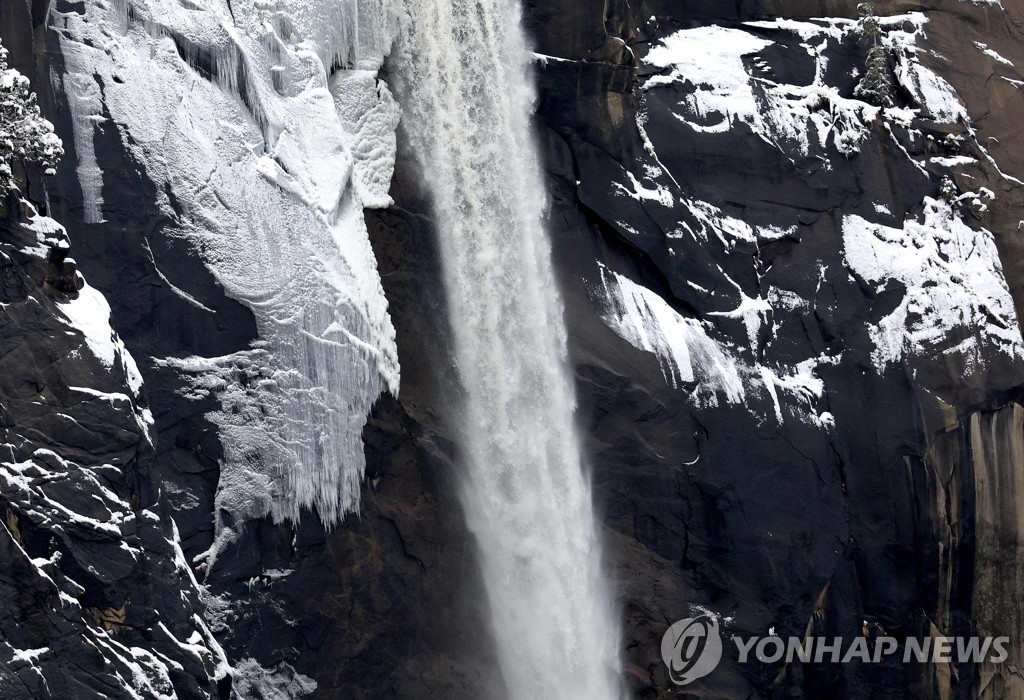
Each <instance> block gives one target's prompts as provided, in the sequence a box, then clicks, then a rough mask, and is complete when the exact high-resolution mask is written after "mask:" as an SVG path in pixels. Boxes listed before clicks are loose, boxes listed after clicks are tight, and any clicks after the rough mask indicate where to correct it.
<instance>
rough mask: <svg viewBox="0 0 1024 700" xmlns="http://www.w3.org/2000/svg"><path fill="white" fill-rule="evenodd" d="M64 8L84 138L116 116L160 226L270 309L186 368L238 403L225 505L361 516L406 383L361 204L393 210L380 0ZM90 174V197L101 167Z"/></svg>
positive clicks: (244, 297) (228, 447)
mask: <svg viewBox="0 0 1024 700" xmlns="http://www.w3.org/2000/svg"><path fill="white" fill-rule="evenodd" d="M51 19H52V23H53V25H54V26H55V27H56V28H57V29H58V30H59V31H60V33H61V46H62V51H63V53H64V59H65V66H66V70H67V74H66V75H65V76H63V83H64V86H65V93H66V95H67V97H68V100H69V102H70V104H71V111H72V114H73V115H75V124H76V128H75V136H76V143H77V142H78V140H79V137H80V136H81V143H79V144H78V145H79V147H80V150H82V151H83V152H88V149H87V148H85V142H86V140H87V139H86V136H87V135H88V137H89V138H91V137H92V132H91V130H87V128H86V127H89V126H91V124H89V121H88V120H89V119H91V118H92V117H91V115H95V114H98V113H101V112H102V113H103V114H105V115H109V119H110V120H111V121H112V122H113V124H114V125H116V129H117V132H118V133H119V134H120V135H121V138H122V142H123V143H124V144H125V146H126V148H127V149H128V150H129V153H130V155H131V157H132V158H133V159H134V160H135V161H136V162H137V163H138V165H139V166H140V167H141V169H142V170H143V171H144V172H145V175H146V176H147V177H148V178H149V179H151V180H152V181H153V182H154V183H155V184H156V188H155V189H156V192H157V193H158V197H159V202H160V204H161V205H162V208H163V210H164V213H165V214H166V215H167V216H168V218H169V220H170V221H171V222H172V223H171V224H170V225H169V226H168V227H166V228H165V229H163V230H162V231H161V232H160V233H161V235H173V236H180V237H184V238H186V239H187V240H188V241H189V242H191V244H192V245H193V247H194V248H195V250H197V251H198V252H199V254H200V255H202V257H203V259H204V260H205V261H206V262H207V264H208V266H209V268H210V269H211V270H212V272H213V273H214V275H215V276H216V277H217V279H218V280H219V281H220V282H221V283H222V284H223V286H224V288H225V289H226V290H227V292H228V294H230V295H231V296H233V297H235V298H236V299H238V300H239V301H241V302H242V303H243V304H245V305H246V306H248V307H249V308H250V309H252V311H253V313H254V315H255V317H256V321H257V324H258V328H259V334H260V343H259V345H258V346H257V347H255V348H253V350H252V351H249V352H244V353H240V354H238V355H235V356H232V357H228V358H188V359H185V360H176V361H173V362H174V363H175V364H177V365H178V366H179V367H181V368H183V369H186V370H189V371H191V372H193V373H196V374H197V376H196V377H195V379H194V383H195V385H196V388H197V390H199V391H212V392H214V393H215V394H217V395H218V396H219V397H220V398H221V402H222V405H223V406H224V410H223V411H222V412H217V413H215V414H213V415H212V416H211V417H212V418H213V420H214V421H216V422H217V423H219V424H220V425H221V426H222V428H223V431H222V438H223V441H224V445H225V460H224V461H225V463H224V465H223V467H222V479H221V484H220V488H219V492H218V497H217V500H218V514H220V513H221V512H224V511H227V512H229V513H231V514H232V515H233V516H235V517H237V518H243V519H244V518H246V517H262V516H264V515H266V514H268V513H269V514H272V515H273V517H274V518H275V519H281V518H297V517H298V516H299V514H300V511H301V510H302V509H303V508H310V507H315V508H316V509H317V510H318V512H319V513H320V515H321V516H322V517H323V518H324V520H325V521H326V522H328V523H331V522H333V521H335V520H337V519H338V518H340V517H342V516H343V515H344V514H345V513H347V512H349V511H353V510H355V509H356V508H357V507H358V498H359V485H360V480H361V478H362V473H363V466H364V463H363V446H362V441H361V430H362V426H363V424H364V423H365V419H366V415H367V413H368V412H369V409H370V407H371V405H372V404H373V402H374V401H375V400H376V398H377V397H378V396H379V394H380V392H381V391H382V390H384V389H389V390H390V391H391V392H397V391H398V371H399V368H398V361H397V353H396V350H395V342H394V330H393V328H392V325H391V321H390V318H389V316H388V313H387V303H386V301H385V299H384V295H383V290H382V288H381V285H380V279H379V276H378V274H377V267H376V262H375V260H374V257H373V253H372V251H371V249H370V245H369V240H368V236H367V232H366V228H365V224H364V221H363V207H366V206H387V205H388V204H390V199H389V198H388V194H387V192H388V185H389V183H390V178H391V169H392V167H393V165H394V148H395V134H394V131H395V127H396V124H397V118H398V113H397V107H396V106H395V104H394V101H393V100H392V99H391V96H390V93H389V92H388V88H387V86H386V85H385V84H384V83H383V82H382V81H379V80H378V79H377V78H376V71H377V69H378V68H379V67H380V65H381V63H382V61H383V56H384V55H385V53H386V52H387V51H388V50H389V47H390V42H391V39H390V32H389V29H388V26H389V23H388V21H387V14H386V12H385V8H384V7H383V5H382V4H381V3H380V2H367V1H363V0H343V1H341V2H330V1H329V0H323V1H312V2H302V1H299V0H282V1H280V2H276V3H264V2H259V1H257V0H231V1H230V2H228V1H227V0H205V1H204V2H197V3H177V2H159V1H156V0H119V1H117V2H112V3H105V2H90V3H86V4H85V5H84V9H80V10H76V11H73V12H68V13H67V14H62V13H60V12H59V11H58V10H56V9H54V10H53V11H52V17H51ZM112 131H113V130H111V133H112ZM80 132H81V133H80ZM81 172H82V186H83V194H84V195H85V198H86V205H87V207H89V206H92V205H93V204H95V201H96V193H97V191H98V186H97V184H96V183H97V182H98V181H99V177H100V174H99V173H98V172H96V173H93V172H92V166H91V165H90V166H89V167H87V168H85V169H84V170H82V171H81ZM91 218H93V219H95V218H97V217H91ZM201 312H203V309H202V308H200V310H199V311H197V313H201ZM219 525H220V529H221V535H222V540H223V537H224V536H227V537H230V532H228V533H227V534H226V535H225V529H226V528H227V526H226V524H225V523H224V522H220V523H219Z"/></svg>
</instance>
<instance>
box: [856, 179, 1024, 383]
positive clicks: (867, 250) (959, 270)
mask: <svg viewBox="0 0 1024 700" xmlns="http://www.w3.org/2000/svg"><path fill="white" fill-rule="evenodd" d="M843 243H844V246H845V255H846V261H847V264H848V266H849V268H850V270H852V271H853V272H854V274H856V275H858V276H859V277H860V278H862V279H864V280H865V281H867V282H868V283H869V284H871V285H874V287H875V288H876V290H878V291H882V290H885V289H887V288H889V287H890V285H891V284H892V283H893V282H896V283H899V284H901V285H903V286H904V287H905V288H906V293H905V294H904V296H903V299H902V301H901V302H900V304H899V306H897V307H896V308H895V309H894V310H893V311H892V312H890V313H889V314H888V315H887V316H886V317H885V318H883V319H882V320H881V321H879V322H878V324H877V325H876V326H874V327H872V328H871V338H872V340H873V341H874V345H875V350H874V352H873V353H872V359H873V361H874V362H875V364H876V366H877V367H878V369H879V370H880V371H881V370H884V369H885V367H886V366H887V365H888V364H890V363H894V362H899V361H900V360H902V359H903V358H905V357H907V356H930V355H936V354H956V355H959V356H961V357H962V358H963V360H964V362H965V364H966V366H968V367H972V366H978V365H982V366H983V365H984V364H985V363H986V362H987V360H988V359H989V358H990V357H991V356H993V355H994V354H1004V355H1007V356H1009V357H1011V358H1024V341H1022V340H1021V333H1020V329H1019V327H1018V325H1017V316H1016V312H1015V311H1014V306H1013V300H1012V299H1011V298H1010V292H1009V290H1008V288H1007V285H1006V281H1005V279H1004V277H1003V271H1002V265H1001V264H1000V261H999V255H998V253H997V251H996V247H995V243H994V241H993V238H992V234H991V233H990V232H989V231H987V230H985V229H979V230H975V229H972V228H970V227H968V226H967V225H966V224H965V223H964V222H963V221H962V220H961V219H960V218H959V217H958V216H955V215H954V214H953V212H952V210H951V209H950V206H949V205H948V204H947V203H945V202H943V201H941V200H935V199H931V198H926V199H925V202H924V214H923V217H922V220H921V221H920V222H918V221H906V222H904V224H903V228H902V229H897V228H891V227H888V226H883V225H881V224H875V223H871V222H869V221H867V220H865V219H863V218H861V217H859V216H856V215H849V216H847V217H845V219H844V220H843Z"/></svg>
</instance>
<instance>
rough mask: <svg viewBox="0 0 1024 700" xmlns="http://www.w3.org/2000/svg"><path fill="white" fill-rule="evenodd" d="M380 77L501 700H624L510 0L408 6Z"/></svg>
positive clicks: (422, 1)
mask: <svg viewBox="0 0 1024 700" xmlns="http://www.w3.org/2000/svg"><path fill="white" fill-rule="evenodd" d="M408 11H409V15H410V16H409V19H408V23H407V25H406V26H407V28H408V33H407V34H405V35H404V36H403V38H402V40H401V41H400V42H399V43H398V44H397V45H396V50H397V53H396V55H395V60H394V64H393V65H392V70H393V75H394V77H395V85H396V94H397V95H398V96H399V101H400V103H401V104H402V108H403V115H404V116H405V120H404V124H405V129H406V131H407V132H408V134H409V137H410V142H411V144H412V145H413V147H414V149H415V150H416V152H417V154H418V157H419V160H420V161H421V163H422V165H423V168H424V170H425V171H426V172H428V173H429V177H427V178H425V181H426V183H427V185H428V187H429V188H430V191H431V194H432V199H433V206H434V211H435V214H436V221H437V223H438V227H439V238H440V248H441V251H442V260H443V268H444V275H445V287H446V289H447V295H448V306H449V318H450V322H451V325H452V328H453V332H454V341H455V355H456V361H457V365H458V368H459V372H460V379H461V383H462V386H463V390H464V396H463V404H462V406H461V424H462V425H461V431H460V432H461V435H460V437H461V441H462V444H463V446H464V450H465V452H464V454H465V462H466V464H465V476H464V479H463V483H462V503H463V506H464V508H465V511H466V515H467V519H468V523H469V527H470V529H471V530H472V532H473V533H474V534H475V535H476V537H477V541H478V543H479V546H480V552H481V560H482V561H481V564H482V568H483V579H484V582H485V585H486V588H487V593H488V598H489V603H490V610H491V613H492V617H493V632H494V637H495V640H496V643H497V649H498V659H499V662H500V664H501V669H502V675H503V677H504V680H505V684H506V686H507V688H508V691H509V696H510V697H511V698H514V699H515V700H533V699H535V698H561V699H563V700H572V699H574V698H578V699H580V700H583V699H584V698H586V700H614V699H615V698H619V697H621V690H620V684H621V681H620V678H619V672H620V660H619V624H618V620H617V615H616V611H615V610H614V608H613V605H612V601H611V595H610V591H608V590H607V588H606V584H605V582H604V580H603V577H602V572H601V570H600V564H601V556H600V546H599V541H598V537H597V533H596V527H597V524H596V521H595V517H594V513H593V507H592V503H591V493H590V487H589V483H588V479H587V478H586V476H585V475H584V472H583V468H582V467H583V465H582V464H581V454H580V448H579V444H578V443H579V440H578V436H577V433H576V426H575V424H574V418H573V411H574V409H575V394H574V388H573V384H572V379H571V376H570V373H569V371H568V368H567V366H566V364H567V361H566V338H565V327H564V324H563V321H562V306H561V302H560V294H559V292H558V289H557V286H556V284H555V279H554V273H553V270H552V265H551V259H550V247H551V246H550V242H549V241H548V239H547V236H546V234H545V232H544V230H543V227H542V225H541V214H542V211H543V207H544V196H543V191H542V185H541V183H542V182H543V178H542V176H541V173H540V169H539V164H538V161H537V155H536V148H535V147H534V144H533V143H531V139H530V132H529V117H530V109H531V105H532V103H533V100H534V95H533V87H532V85H531V81H530V80H529V79H528V77H527V67H528V61H529V60H530V58H531V56H530V54H529V53H528V52H527V50H526V46H525V42H524V39H523V35H522V31H521V29H520V25H519V22H520V18H519V8H518V4H517V3H516V2H515V1H514V0H417V1H416V2H410V3H409V5H408Z"/></svg>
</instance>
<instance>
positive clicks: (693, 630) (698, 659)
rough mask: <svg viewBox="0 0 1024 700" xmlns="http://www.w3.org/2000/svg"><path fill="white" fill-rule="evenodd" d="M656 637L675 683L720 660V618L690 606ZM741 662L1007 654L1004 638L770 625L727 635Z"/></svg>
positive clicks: (1002, 657)
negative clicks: (830, 633) (808, 630)
mask: <svg viewBox="0 0 1024 700" xmlns="http://www.w3.org/2000/svg"><path fill="white" fill-rule="evenodd" d="M695 612H696V614H695V615H694V616H693V617H688V618H686V619H683V620H679V621H678V622H675V623H673V624H672V626H670V627H669V628H668V629H667V630H665V634H664V636H662V638H661V658H662V660H663V661H664V662H665V666H666V667H668V677H669V679H670V680H671V681H672V682H673V683H674V684H676V685H688V684H690V683H692V682H694V681H695V680H697V679H699V678H703V677H705V676H707V675H709V674H711V673H712V672H713V671H714V670H715V669H716V668H717V667H718V664H719V663H720V662H721V661H722V655H723V651H724V649H723V647H724V643H723V637H722V632H721V629H720V617H719V616H718V615H716V614H715V613H713V612H711V611H708V610H704V609H695ZM729 640H730V641H731V642H732V643H733V645H734V646H735V647H736V654H737V660H738V661H739V663H741V664H746V663H756V662H760V663H764V664H772V663H776V662H781V661H785V662H786V663H793V662H796V661H799V662H801V663H815V664H820V663H840V664H847V663H854V662H859V663H875V664H877V663H882V662H883V661H890V660H893V659H895V660H897V661H901V662H903V663H929V662H930V663H981V662H983V661H987V662H989V663H992V664H1001V663H1003V662H1005V661H1006V660H1007V658H1009V646H1010V638H1009V637H941V636H934V637H923V638H914V637H907V638H906V640H904V641H903V643H902V644H901V643H900V641H899V640H897V639H896V638H895V637H888V636H874V637H868V636H863V635H858V636H855V637H852V638H845V637H810V636H805V637H780V636H778V635H776V634H775V632H774V628H773V629H772V630H769V633H768V635H767V636H764V637H746V638H743V637H739V636H730V637H729Z"/></svg>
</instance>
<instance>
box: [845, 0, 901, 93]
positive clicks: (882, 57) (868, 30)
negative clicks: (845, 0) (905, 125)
mask: <svg viewBox="0 0 1024 700" xmlns="http://www.w3.org/2000/svg"><path fill="white" fill-rule="evenodd" d="M857 9H858V10H859V11H860V13H861V15H862V16H861V19H860V21H859V22H858V23H857V30H856V31H857V37H858V38H859V40H860V42H861V43H862V44H863V45H865V46H867V47H869V48H868V58H867V61H866V63H865V66H864V77H863V78H861V80H860V82H859V83H857V87H856V88H854V90H853V95H854V97H856V98H857V99H860V100H864V101H865V102H869V103H871V104H873V105H875V106H877V107H892V106H893V104H895V100H894V99H893V88H892V80H891V78H890V76H889V51H888V49H886V48H885V44H883V43H882V25H881V24H880V23H879V21H878V17H876V16H875V11H874V10H873V9H872V8H871V6H870V5H868V4H867V3H862V4H861V5H859V6H858V7H857Z"/></svg>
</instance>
